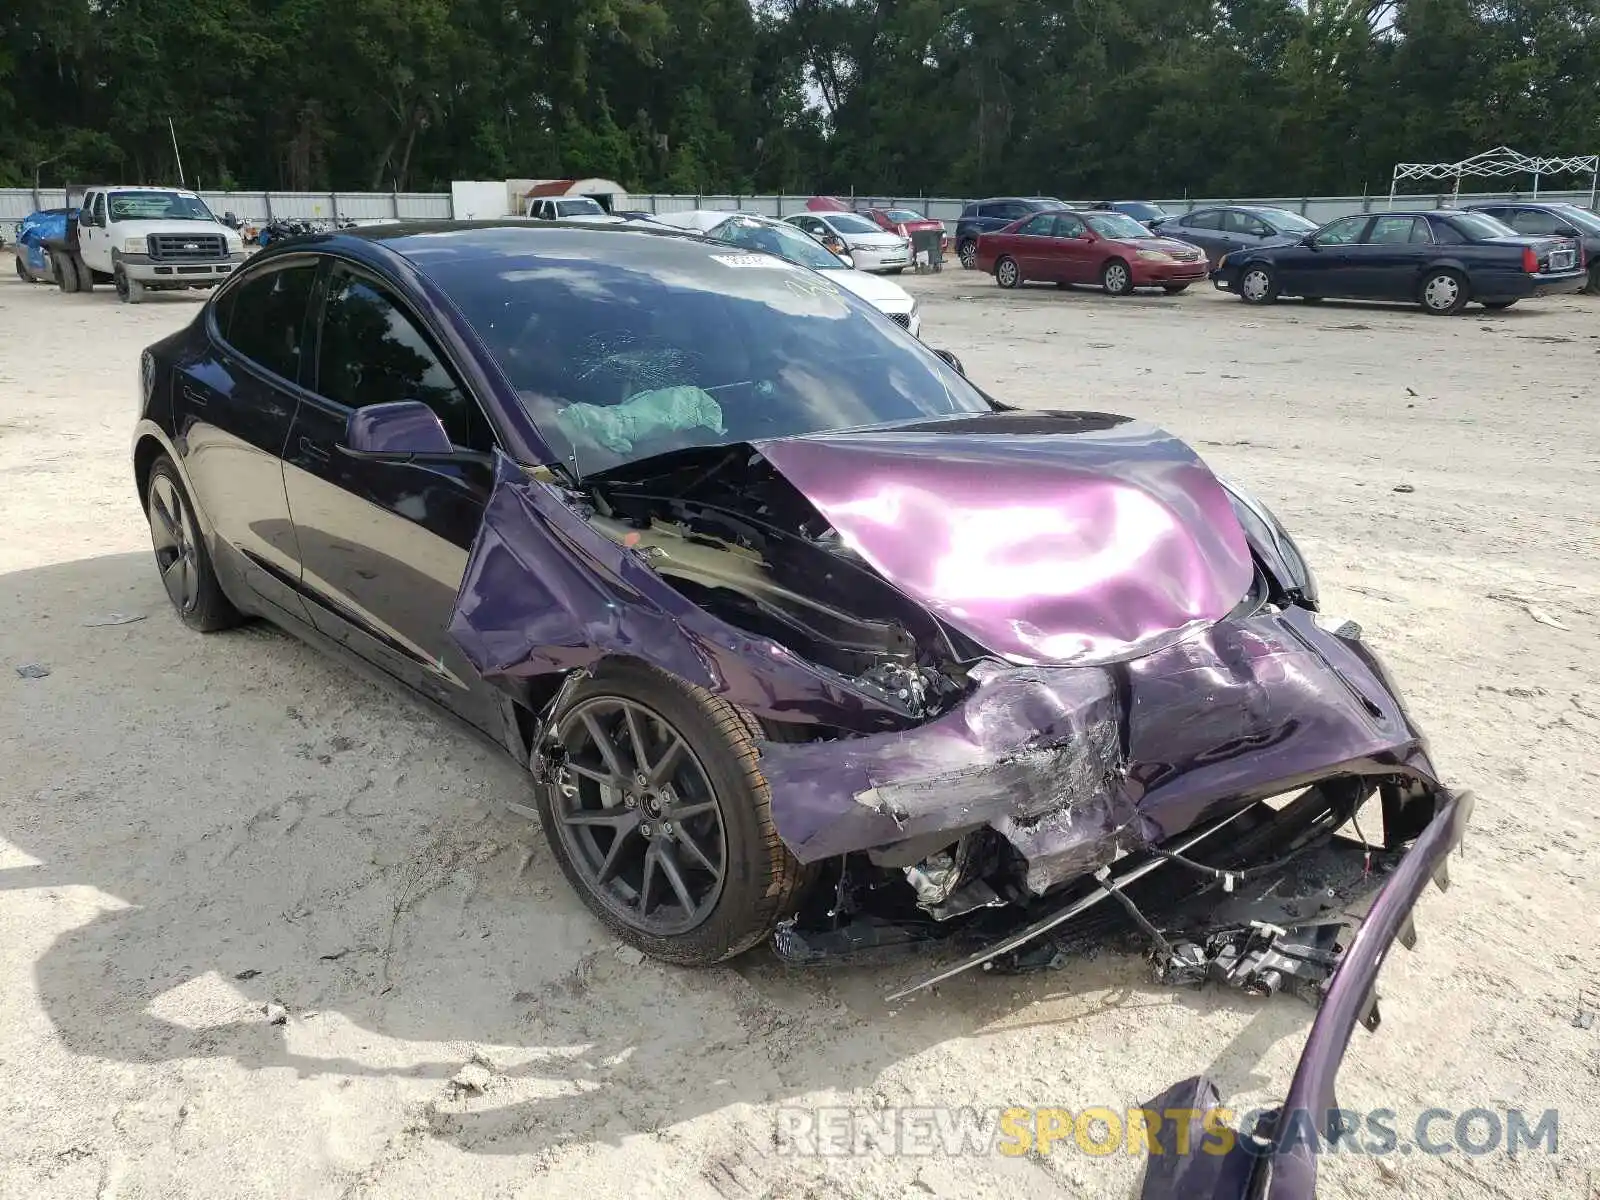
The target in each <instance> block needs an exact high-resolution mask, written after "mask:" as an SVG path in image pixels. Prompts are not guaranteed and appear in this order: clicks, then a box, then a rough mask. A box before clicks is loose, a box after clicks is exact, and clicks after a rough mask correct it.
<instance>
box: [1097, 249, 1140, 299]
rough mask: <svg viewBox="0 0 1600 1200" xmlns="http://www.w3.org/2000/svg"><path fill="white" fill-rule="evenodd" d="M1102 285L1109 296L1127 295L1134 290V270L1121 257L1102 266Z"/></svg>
mask: <svg viewBox="0 0 1600 1200" xmlns="http://www.w3.org/2000/svg"><path fill="white" fill-rule="evenodd" d="M1100 286H1101V287H1102V288H1104V289H1105V293H1106V295H1108V296H1126V295H1129V294H1130V293H1131V292H1132V291H1133V272H1132V270H1130V269H1129V267H1128V264H1127V263H1125V262H1123V261H1122V260H1121V259H1120V258H1113V259H1112V260H1111V261H1109V262H1108V263H1106V265H1105V266H1103V267H1101V268H1100Z"/></svg>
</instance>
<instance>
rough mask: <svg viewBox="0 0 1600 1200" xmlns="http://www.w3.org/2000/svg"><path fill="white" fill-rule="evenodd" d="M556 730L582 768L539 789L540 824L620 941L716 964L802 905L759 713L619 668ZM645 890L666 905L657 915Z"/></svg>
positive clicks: (558, 774)
mask: <svg viewBox="0 0 1600 1200" xmlns="http://www.w3.org/2000/svg"><path fill="white" fill-rule="evenodd" d="M552 730H553V736H555V737H556V738H557V739H558V740H559V742H560V743H561V745H562V746H563V747H566V748H567V749H568V754H569V758H568V760H567V762H568V763H569V764H570V765H568V766H566V767H562V768H555V769H554V773H555V777H554V778H553V779H552V780H551V781H550V782H549V783H546V784H541V785H539V786H538V787H537V788H536V799H535V802H536V805H537V807H538V812H539V821H540V824H541V825H542V827H543V829H544V832H545V838H546V840H547V841H548V843H549V845H550V850H551V852H552V853H553V854H554V855H555V858H556V861H557V862H558V863H559V864H560V866H561V871H562V873H563V874H564V875H565V876H566V877H567V882H568V883H570V884H571V885H572V887H573V890H574V891H576V892H577V893H578V897H579V898H580V899H581V900H582V901H583V902H584V904H585V905H586V906H587V907H588V908H589V910H590V911H591V912H592V913H594V915H595V916H596V917H598V918H599V919H600V921H601V923H602V924H604V925H605V926H606V927H607V928H608V929H609V930H611V932H612V933H614V934H615V935H616V936H617V937H619V938H621V939H622V940H623V941H625V942H628V943H629V944H630V945H632V946H635V947H637V948H638V949H639V950H641V951H643V952H644V953H646V954H648V955H650V956H651V957H653V958H658V959H661V960H663V961H665V962H670V963H676V964H679V965H682V966H696V967H701V966H710V965H711V964H713V963H718V962H722V961H723V960H725V959H729V958H732V957H734V956H735V955H738V954H742V953H744V952H745V951H746V950H749V949H751V948H752V947H754V946H756V945H758V944H760V943H761V942H763V941H765V940H766V939H767V938H768V937H770V936H771V934H772V931H773V930H774V929H776V928H777V925H778V922H779V921H781V920H782V919H783V918H784V917H786V916H789V915H791V914H793V913H794V912H795V910H796V909H797V908H798V906H799V903H800V900H801V895H802V892H803V891H804V888H805V886H806V884H807V882H808V881H809V879H810V873H809V872H807V871H806V870H805V869H804V868H803V867H802V866H801V865H800V863H799V862H798V861H796V860H795V858H794V857H793V856H792V855H791V854H790V853H789V851H788V850H787V849H786V848H785V846H784V845H783V842H782V841H781V840H780V839H779V837H778V834H777V830H776V829H775V828H774V827H773V824H772V814H771V800H772V794H771V790H770V788H769V787H768V785H767V781H766V779H765V778H764V777H763V776H762V774H761V762H760V753H759V751H758V750H757V743H758V742H759V741H760V740H761V739H762V737H763V734H762V731H761V727H760V726H759V725H758V724H757V723H756V720H755V718H754V717H753V716H751V715H750V714H749V713H747V712H745V711H744V710H743V709H741V708H739V707H737V706H735V705H733V704H730V703H729V702H728V701H726V700H724V699H722V698H721V697H720V696H715V695H713V694H712V693H710V692H708V691H706V690H705V689H703V688H698V687H695V686H693V685H692V684H688V683H684V682H683V681H682V680H679V679H675V678H673V677H672V676H670V675H667V674H664V673H663V672H660V671H657V670H654V669H653V668H650V667H647V666H644V665H643V664H640V663H634V662H612V663H607V664H605V665H603V666H602V667H601V668H600V670H599V671H598V672H596V674H595V675H594V676H593V677H592V678H590V679H586V680H584V681H583V682H582V683H581V684H579V685H578V687H577V688H576V689H574V691H573V693H572V695H571V696H570V698H569V699H568V700H567V702H566V703H565V705H564V706H563V708H562V710H561V712H559V713H557V714H556V715H555V717H554V719H553V725H552ZM596 730H598V731H599V732H600V734H601V735H602V736H604V737H605V738H606V739H607V742H608V744H609V745H610V748H611V755H612V757H613V758H614V761H615V762H616V764H617V766H618V767H619V768H620V769H621V772H622V775H621V776H620V777H619V776H617V775H615V774H614V773H613V772H612V770H611V769H610V767H608V766H607V765H605V764H606V762H607V756H606V754H605V752H604V751H603V750H600V749H598V748H597V747H598V743H597V742H596V741H595V733H596ZM636 731H637V732H636ZM636 737H637V738H638V740H637V741H636V740H635V739H636ZM640 742H643V743H644V745H643V746H642V747H641V746H640ZM675 742H681V750H679V751H678V752H677V753H676V755H674V754H673V752H672V750H671V747H672V746H673V745H674V744H675ZM669 758H670V759H671V760H672V763H671V765H670V766H669V765H668V759H669ZM641 759H643V760H645V761H643V762H641V761H640V760H641ZM575 767H582V768H583V770H582V771H581V772H580V771H578V770H575V769H574V768H575ZM658 771H659V772H661V776H660V778H659V779H657V778H652V776H654V775H655V774H656V772H658ZM601 776H604V777H607V778H610V779H615V780H617V783H616V784H609V783H602V782H601V780H600V778H598V777H601ZM641 779H643V781H644V782H642V783H641V782H640V781H641ZM707 801H709V803H710V805H711V807H710V808H706V807H705V806H706V804H707ZM690 808H694V809H699V810H700V811H699V812H698V813H696V814H693V815H689V814H687V812H686V810H687V809H690ZM674 812H676V813H680V814H684V815H681V816H679V817H677V818H676V819H674V817H673V815H672V814H673V813H674ZM574 818H580V819H576V820H575V819H574ZM596 818H599V819H596ZM689 822H694V824H692V825H691V824H689ZM669 826H670V827H671V828H670V832H669V831H668V828H669ZM602 835H604V836H602ZM623 839H626V840H623ZM619 841H620V842H621V846H620V848H619V845H618V843H619ZM691 847H693V848H691ZM697 849H698V854H697ZM652 854H654V855H655V856H656V863H657V865H656V866H655V867H654V868H650V869H651V870H652V871H653V875H652V876H649V877H647V876H646V875H645V871H646V865H645V864H646V863H647V861H648V857H649V856H650V855H652ZM699 855H704V856H705V857H704V860H702V859H701V858H700V857H699ZM668 862H670V864H671V866H670V870H669V867H668V866H667V865H665V864H666V863H668ZM708 863H709V868H708V865H707V864H708ZM717 866H720V868H721V874H720V878H718V877H716V876H715V875H714V868H716V867H717ZM674 875H675V876H676V878H677V879H678V880H681V881H682V882H683V883H684V884H685V891H686V892H687V894H688V896H689V899H690V901H691V902H692V903H693V904H694V906H695V907H694V908H692V909H691V908H689V907H688V906H686V905H685V904H684V902H683V900H682V898H681V897H680V896H679V895H678V893H677V888H676V886H675V883H674V880H673V876H674ZM651 879H653V880H654V882H653V884H652V883H651V882H650V880H651ZM713 888H714V889H715V892H714V893H713V891H712V890H710V889H713ZM641 892H647V893H648V894H649V896H650V897H652V898H653V899H654V900H655V901H656V903H655V904H652V905H649V906H648V911H646V906H645V905H644V904H643V903H642V902H641V897H640V893H641ZM630 893H631V895H630ZM675 926H683V927H682V928H676V927H675Z"/></svg>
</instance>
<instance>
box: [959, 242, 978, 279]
mask: <svg viewBox="0 0 1600 1200" xmlns="http://www.w3.org/2000/svg"><path fill="white" fill-rule="evenodd" d="M956 255H957V256H958V257H959V258H960V259H961V265H962V266H963V267H965V268H966V269H967V270H969V271H971V270H973V269H975V268H976V267H977V265H978V243H977V242H976V241H975V240H973V239H972V238H962V239H961V241H959V242H957V243H956Z"/></svg>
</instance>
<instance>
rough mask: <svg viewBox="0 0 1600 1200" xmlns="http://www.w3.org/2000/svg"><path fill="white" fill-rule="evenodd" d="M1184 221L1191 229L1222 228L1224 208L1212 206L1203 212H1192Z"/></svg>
mask: <svg viewBox="0 0 1600 1200" xmlns="http://www.w3.org/2000/svg"><path fill="white" fill-rule="evenodd" d="M1183 223H1184V224H1185V225H1187V226H1188V227H1189V228H1190V229H1221V228H1222V210H1221V209H1217V208H1211V209H1206V210H1204V211H1203V212H1197V213H1190V214H1189V215H1188V216H1187V217H1185V218H1184V219H1183Z"/></svg>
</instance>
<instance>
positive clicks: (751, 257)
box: [711, 254, 794, 271]
mask: <svg viewBox="0 0 1600 1200" xmlns="http://www.w3.org/2000/svg"><path fill="white" fill-rule="evenodd" d="M711 257H712V258H714V259H716V261H717V262H719V263H721V264H722V265H723V266H725V267H775V268H777V269H778V270H780V271H792V270H794V264H793V263H791V262H788V261H786V260H785V259H781V258H775V257H773V256H772V255H770V254H713V255H712V256H711Z"/></svg>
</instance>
